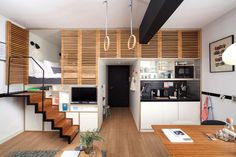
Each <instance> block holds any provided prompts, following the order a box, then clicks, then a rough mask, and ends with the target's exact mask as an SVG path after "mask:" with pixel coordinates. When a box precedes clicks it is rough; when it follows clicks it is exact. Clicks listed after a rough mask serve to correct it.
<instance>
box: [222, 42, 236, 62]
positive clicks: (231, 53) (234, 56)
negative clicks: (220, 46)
mask: <svg viewBox="0 0 236 157" xmlns="http://www.w3.org/2000/svg"><path fill="white" fill-rule="evenodd" d="M222 59H223V61H224V62H225V63H226V64H229V65H236V43H234V44H232V45H230V46H229V47H228V48H227V49H226V50H225V52H224V53H223V55H222Z"/></svg>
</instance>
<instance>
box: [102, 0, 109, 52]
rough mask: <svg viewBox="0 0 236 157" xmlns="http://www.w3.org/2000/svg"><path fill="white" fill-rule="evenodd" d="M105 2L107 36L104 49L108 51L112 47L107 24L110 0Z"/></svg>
mask: <svg viewBox="0 0 236 157" xmlns="http://www.w3.org/2000/svg"><path fill="white" fill-rule="evenodd" d="M103 3H105V4H106V31H105V38H104V45H103V47H104V51H108V50H109V48H110V38H109V36H108V31H107V25H108V0H105V1H104V2H103Z"/></svg>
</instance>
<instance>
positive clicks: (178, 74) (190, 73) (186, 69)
mask: <svg viewBox="0 0 236 157" xmlns="http://www.w3.org/2000/svg"><path fill="white" fill-rule="evenodd" d="M175 78H194V66H185V65H178V66H175Z"/></svg>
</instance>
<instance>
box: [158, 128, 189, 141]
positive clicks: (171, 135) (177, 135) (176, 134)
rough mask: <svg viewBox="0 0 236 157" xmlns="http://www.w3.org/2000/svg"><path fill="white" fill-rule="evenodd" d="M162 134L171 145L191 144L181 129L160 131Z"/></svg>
mask: <svg viewBox="0 0 236 157" xmlns="http://www.w3.org/2000/svg"><path fill="white" fill-rule="evenodd" d="M162 132H163V133H164V134H165V135H166V137H167V138H168V139H169V140H170V142H173V143H192V142H193V140H192V138H191V137H189V136H188V135H187V134H186V133H185V132H184V131H183V130H181V129H162Z"/></svg>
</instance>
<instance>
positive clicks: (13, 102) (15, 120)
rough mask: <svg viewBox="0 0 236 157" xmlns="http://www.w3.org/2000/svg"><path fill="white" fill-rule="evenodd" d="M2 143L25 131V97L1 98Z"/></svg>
mask: <svg viewBox="0 0 236 157" xmlns="http://www.w3.org/2000/svg"><path fill="white" fill-rule="evenodd" d="M0 126H1V129H0V144H1V143H3V142H5V141H7V140H9V139H10V138H12V137H14V136H15V135H17V134H19V133H21V132H23V131H24V100H23V98H0Z"/></svg>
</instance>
